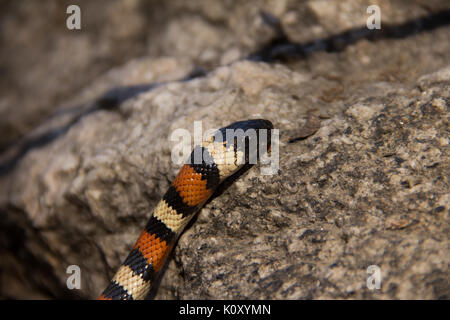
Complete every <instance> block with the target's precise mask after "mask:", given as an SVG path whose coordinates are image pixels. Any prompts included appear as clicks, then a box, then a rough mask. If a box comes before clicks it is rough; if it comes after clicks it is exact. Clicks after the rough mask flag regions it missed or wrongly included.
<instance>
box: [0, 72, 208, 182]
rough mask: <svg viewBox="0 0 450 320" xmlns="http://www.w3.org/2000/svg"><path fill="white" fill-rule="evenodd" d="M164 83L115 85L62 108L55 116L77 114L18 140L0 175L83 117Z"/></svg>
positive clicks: (111, 108)
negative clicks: (83, 102)
mask: <svg viewBox="0 0 450 320" xmlns="http://www.w3.org/2000/svg"><path fill="white" fill-rule="evenodd" d="M205 73H206V71H205V70H204V69H201V68H196V69H194V70H193V71H192V72H191V73H189V74H188V75H187V76H186V77H184V78H182V79H180V80H179V81H181V82H184V81H189V80H191V79H194V78H198V77H202V76H204V75H205ZM164 84H166V82H161V83H152V84H140V85H132V86H122V87H115V88H112V89H111V90H109V91H107V92H106V93H104V94H103V95H102V96H100V97H99V98H97V99H95V101H94V102H93V103H91V104H90V105H89V106H88V107H87V108H86V105H80V106H75V107H72V108H69V109H66V110H60V111H59V112H58V113H57V114H56V115H54V116H53V117H55V116H58V115H62V114H65V113H67V112H73V113H75V115H74V116H73V117H72V119H70V120H69V121H68V122H67V123H66V124H64V125H62V126H58V127H56V128H52V129H49V130H47V131H45V132H44V133H41V134H38V135H36V136H29V137H26V138H24V139H22V141H21V142H18V144H20V146H19V148H18V151H16V152H15V154H14V155H13V156H11V157H10V158H9V159H7V160H5V161H3V162H2V163H0V177H1V176H4V175H6V174H8V173H9V172H10V171H11V170H12V169H14V168H15V166H16V165H17V163H18V162H19V161H20V159H21V158H22V157H23V156H25V154H27V153H28V152H29V151H30V150H32V149H37V148H40V147H43V146H45V145H47V144H49V143H51V142H52V141H54V140H56V139H58V138H59V137H61V136H62V135H64V134H66V133H67V131H69V129H70V128H71V127H72V126H73V125H75V124H76V123H78V122H79V121H80V120H81V119H82V118H83V117H85V116H87V115H89V114H91V113H94V112H97V111H101V110H106V111H114V112H117V111H118V109H119V106H120V105H121V104H122V103H124V102H125V101H126V100H129V99H132V98H134V97H136V96H138V95H139V94H141V93H143V92H147V91H150V90H153V89H155V88H157V87H159V86H162V85H164ZM79 110H81V111H79ZM76 113H78V114H76ZM8 145H9V146H10V147H12V146H13V144H8Z"/></svg>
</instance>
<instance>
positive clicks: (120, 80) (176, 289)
mask: <svg viewBox="0 0 450 320" xmlns="http://www.w3.org/2000/svg"><path fill="white" fill-rule="evenodd" d="M130 3H135V5H137V7H136V8H141V7H139V6H142V5H143V4H142V3H144V2H142V3H141V2H140V1H132V2H130ZM188 3H189V4H187V3H183V2H180V3H178V2H175V3H174V4H173V6H167V7H165V8H164V12H165V13H166V14H167V16H168V17H171V19H168V21H167V22H164V24H163V25H161V26H159V28H160V29H159V30H163V31H162V32H161V33H160V34H153V36H152V38H151V39H152V40H153V39H154V41H155V46H153V47H152V48H151V49H148V54H147V55H146V56H144V57H141V58H135V59H132V60H130V61H129V62H128V63H126V64H125V65H123V66H121V67H117V68H114V69H112V70H110V71H108V72H107V73H105V74H104V75H102V76H99V77H97V78H96V80H92V81H90V82H89V85H86V86H85V88H84V89H83V90H81V91H80V92H78V94H76V95H73V96H71V97H70V99H69V98H68V99H66V100H67V101H66V102H65V103H64V104H63V105H64V106H62V107H60V108H57V110H58V112H57V113H56V114H54V116H52V117H51V118H47V119H46V120H45V121H43V123H42V124H41V125H40V126H39V127H36V128H35V129H33V130H31V131H30V132H29V133H28V134H27V135H26V137H25V140H23V141H21V142H20V143H17V144H15V145H13V146H11V147H9V148H8V149H7V150H6V151H5V152H3V153H2V154H0V165H1V166H2V169H3V170H0V173H1V175H0V214H2V219H1V222H0V257H1V259H0V268H1V269H0V270H1V272H0V277H1V278H0V296H1V297H3V298H62V297H65V298H77V297H78V298H80V297H81V298H94V297H96V296H98V294H99V293H100V292H101V290H102V289H103V287H104V286H105V284H106V283H107V281H108V280H109V277H111V276H112V275H113V273H114V271H115V270H116V268H117V267H118V265H119V264H120V263H121V262H122V261H123V259H124V258H125V256H126V255H127V252H128V250H129V249H130V247H131V246H132V245H133V243H134V241H135V240H136V238H137V235H138V234H139V232H140V230H141V228H142V227H143V226H144V224H145V222H146V220H147V219H148V217H149V216H150V215H151V212H152V209H153V208H154V206H155V205H156V203H157V202H158V201H159V199H160V197H161V196H162V195H163V193H164V192H165V190H166V189H167V188H168V186H169V184H170V182H171V180H172V179H173V178H174V177H175V175H176V174H177V171H178V169H179V166H176V165H174V164H173V163H172V162H171V157H170V152H171V147H172V146H173V145H174V143H172V142H170V134H171V132H173V130H175V129H177V128H186V129H188V130H189V131H191V132H192V130H193V122H194V121H199V120H201V121H203V127H204V129H205V130H206V129H209V128H218V127H221V126H223V125H226V124H228V123H230V122H232V121H235V120H240V119H246V118H266V119H269V120H271V121H272V122H273V123H274V125H275V127H276V128H278V129H279V130H280V135H281V141H280V146H279V148H280V170H279V172H278V174H277V175H274V176H262V175H260V167H259V166H255V167H253V168H251V169H250V170H249V171H247V172H246V173H245V174H243V175H242V176H241V177H240V178H239V179H238V180H237V181H235V183H234V184H232V185H231V186H230V187H229V188H227V189H226V190H225V191H224V192H223V193H222V194H221V195H220V196H217V197H215V198H214V199H213V200H212V201H210V202H209V203H208V204H207V205H206V206H205V208H203V209H202V210H201V212H200V214H199V215H198V217H197V219H196V221H195V223H193V224H191V225H190V226H189V228H188V229H187V230H186V232H184V233H183V235H182V236H181V237H180V239H179V241H178V244H177V246H176V248H175V250H174V252H173V254H172V255H171V257H170V259H169V263H168V264H167V266H166V268H165V271H164V274H163V276H162V278H161V279H160V283H159V285H158V286H157V288H156V289H157V290H156V291H155V292H153V293H152V295H153V296H154V297H155V298H156V299H175V298H182V299H192V298H200V299H212V298H218V299H229V298H234V299H327V298H331V299H335V298H338V299H348V298H364V299H388V298H395V299H415V298H422V299H438V298H443V299H449V298H450V285H449V283H448V278H449V273H448V270H449V263H450V247H449V239H448V235H449V181H448V172H449V163H450V162H449V157H448V151H449V146H448V119H449V105H450V90H449V89H450V41H448V40H449V34H450V33H449V31H450V30H449V27H448V26H447V27H445V26H444V27H441V28H437V29H434V30H428V31H426V32H418V33H414V34H411V35H408V36H407V37H402V38H390V39H379V40H377V41H370V40H364V39H363V40H360V41H357V42H356V43H351V44H349V45H347V46H345V47H344V48H343V49H342V50H340V51H339V52H325V51H320V50H319V51H317V52H314V53H311V54H309V55H306V56H301V57H294V58H292V57H291V58H289V59H287V60H282V61H275V62H272V61H271V62H270V63H268V62H264V61H259V62H258V61H254V60H255V59H250V60H249V59H244V57H246V56H248V55H249V54H251V53H254V52H257V51H258V50H259V49H260V48H261V46H263V45H264V44H265V43H268V42H269V41H270V40H271V39H272V38H273V37H276V36H277V31H276V28H274V27H273V25H272V26H271V25H270V23H268V22H267V20H270V19H275V18H274V17H277V18H278V20H279V21H278V23H279V26H281V28H282V30H284V32H285V34H286V36H287V37H288V38H289V40H290V41H296V42H304V41H310V40H314V39H315V38H322V37H325V36H329V35H332V34H334V33H337V32H341V31H345V30H347V29H348V28H356V27H361V26H363V25H364V21H365V20H364V19H362V18H361V14H362V15H364V14H365V11H364V10H363V12H362V13H360V11H361V10H360V9H361V8H365V7H364V6H365V2H364V1H357V0H355V1H350V0H346V1H340V2H339V3H340V4H339V5H330V4H331V1H299V2H294V1H292V2H291V1H280V2H278V1H277V2H271V1H267V2H266V1H254V3H253V2H250V3H249V4H247V5H243V4H242V5H232V4H231V3H228V2H224V4H222V5H205V6H203V5H201V2H195V1H190V2H188ZM208 3H210V2H208ZM377 3H378V4H379V5H380V6H381V7H382V10H383V8H384V9H386V12H387V13H386V21H387V22H389V23H403V22H404V21H407V20H408V19H411V18H416V17H418V16H421V15H423V14H430V13H433V12H437V11H439V10H442V9H446V8H447V7H446V6H447V2H446V1H427V4H425V2H423V1H411V7H410V10H409V11H408V10H405V7H403V6H402V2H401V1H399V2H398V3H396V2H394V4H389V3H391V2H388V1H377ZM336 6H337V7H336ZM133 8H134V7H133ZM187 8H189V9H187ZM111 10H112V11H108V12H109V14H110V15H112V16H114V14H117V12H116V11H115V10H113V9H111ZM130 10H131V9H130ZM133 10H136V11H133ZM133 10H131V11H132V12H140V11H139V10H138V9H133ZM261 11H264V12H268V13H270V15H267V14H266V15H261V13H260V12H261ZM406 11H408V12H409V13H410V14H411V16H407V13H406ZM114 12H116V13H114ZM180 12H182V13H183V14H180ZM311 13H313V14H311ZM272 16H273V17H272ZM305 17H309V19H306V18H305ZM330 17H335V21H332V20H330ZM352 17H354V19H353V18H352ZM356 17H357V18H356ZM118 21H121V20H120V19H119V20H118ZM269 22H270V21H269ZM143 23H144V22H143ZM333 23H335V25H334V24H333ZM272 24H273V23H272ZM144 25H145V23H144ZM136 28H137V29H136V30H138V29H139V28H138V27H136ZM244 30H245V31H244ZM295 30H298V32H297V33H296V31H295ZM308 30H309V32H308ZM123 32H125V30H124V31H123ZM130 32H131V31H130ZM135 32H136V33H139V32H138V31H135ZM193 35H195V37H193ZM115 36H119V35H115ZM130 37H131V36H130V35H129V34H128V33H127V34H125V35H123V38H124V39H129V38H130ZM191 38H192V39H191ZM64 55H65V54H64V52H62V53H61V57H60V58H63V57H64ZM256 60H257V59H256ZM196 66H202V67H203V68H207V69H208V70H209V72H208V73H206V74H203V75H202V74H197V75H196V76H195V75H192V70H195V67H196ZM141 85H144V86H143V87H141ZM50 87H52V86H50ZM76 88H77V85H73V86H72V87H71V90H76ZM110 89H113V90H112V91H110V92H109V93H108V94H106V95H105V92H107V91H108V90H110ZM78 90H79V89H78ZM50 91H51V90H50ZM50 91H49V92H50ZM49 94H50V93H49ZM27 99H30V96H28V97H27ZM70 106H72V107H74V106H76V108H74V109H71V108H70ZM22 116H23V115H21V116H20V117H22ZM20 117H19V118H20ZM14 119H16V118H14ZM317 119H320V120H321V121H320V124H319V122H318V121H317ZM17 121H19V120H17ZM19 122H20V121H19ZM13 124H14V122H13ZM316 125H318V126H319V128H318V130H317V131H316V129H314V130H313V129H311V127H314V128H315V126H316ZM61 128H63V129H61ZM46 132H51V133H52V134H51V135H50V137H51V138H48V137H49V135H47V136H46V137H47V140H45V139H42V136H43V135H45V133H46ZM39 137H41V138H39ZM30 141H32V142H34V144H33V143H30ZM38 142H39V143H38ZM17 155H18V156H17ZM10 159H15V160H16V161H13V162H11V161H9V160H10ZM5 163H9V164H10V165H9V166H5V165H4V164H5ZM72 264H76V265H79V266H80V267H81V270H82V289H81V290H79V291H69V290H67V289H65V288H66V287H65V282H66V279H67V276H68V275H67V274H66V268H67V266H69V265H72ZM370 265H377V266H379V267H380V268H381V271H382V287H381V289H380V290H376V291H371V290H369V289H367V287H366V280H367V277H368V274H367V271H366V270H367V267H368V266H370Z"/></svg>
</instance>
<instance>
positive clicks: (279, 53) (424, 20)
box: [247, 10, 450, 62]
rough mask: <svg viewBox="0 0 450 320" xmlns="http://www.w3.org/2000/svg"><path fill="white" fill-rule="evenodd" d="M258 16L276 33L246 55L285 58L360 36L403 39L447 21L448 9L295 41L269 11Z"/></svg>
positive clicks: (337, 46)
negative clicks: (376, 25)
mask: <svg viewBox="0 0 450 320" xmlns="http://www.w3.org/2000/svg"><path fill="white" fill-rule="evenodd" d="M261 16H262V18H263V21H264V22H266V23H267V24H268V25H270V26H271V27H272V28H273V29H274V31H275V33H276V36H275V38H274V39H273V40H272V41H270V42H269V43H268V44H267V45H265V46H263V47H262V48H261V49H259V50H257V51H256V52H255V53H252V54H250V55H249V56H248V57H247V59H249V60H252V61H263V62H275V61H282V62H284V61H287V60H290V59H302V58H305V57H306V56H308V55H309V54H312V53H315V52H330V53H335V52H341V51H343V50H345V48H346V47H348V46H350V45H352V44H354V43H356V42H358V41H360V40H368V41H372V42H375V41H380V40H384V39H403V38H406V37H410V36H413V35H415V34H418V33H421V32H427V31H432V30H434V29H437V28H440V27H444V26H447V25H450V10H443V11H439V12H436V13H434V14H431V15H427V16H423V17H420V18H417V19H413V20H409V21H406V22H404V23H401V24H387V23H383V22H381V29H373V30H370V29H368V28H367V27H366V26H364V27H361V28H355V29H350V30H348V31H345V32H342V33H339V34H336V35H332V36H329V37H326V38H322V39H317V40H313V41H309V42H305V43H295V42H292V41H290V40H289V39H288V37H287V36H286V33H285V32H284V30H283V28H282V26H281V24H280V22H279V21H278V20H277V18H276V17H274V16H272V15H270V14H268V13H261Z"/></svg>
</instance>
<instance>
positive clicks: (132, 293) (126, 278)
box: [98, 119, 273, 300]
mask: <svg viewBox="0 0 450 320" xmlns="http://www.w3.org/2000/svg"><path fill="white" fill-rule="evenodd" d="M272 129H273V124H272V123H271V122H270V121H269V120H265V119H251V120H244V121H238V122H234V123H232V124H230V125H228V126H226V127H223V128H221V129H219V130H217V131H216V132H215V133H214V134H213V135H212V137H210V139H209V140H206V141H202V143H201V144H199V145H196V146H194V148H193V150H192V152H191V155H190V156H189V157H188V159H187V161H186V162H185V164H183V165H182V167H181V168H180V171H179V173H178V175H177V176H176V178H175V180H174V181H173V182H172V183H171V185H170V186H169V188H168V189H167V191H166V193H165V194H164V196H163V197H162V199H161V200H160V201H159V202H158V203H157V205H156V207H155V209H154V210H153V214H152V215H151V217H150V218H149V220H148V222H147V224H146V225H145V227H144V229H143V230H142V232H141V233H140V235H139V237H138V239H137V241H136V243H135V245H134V246H133V248H132V249H131V251H130V252H129V254H128V256H127V258H126V259H125V261H124V262H123V264H122V265H121V266H120V267H119V269H118V270H117V272H116V274H115V275H114V277H113V278H112V279H111V281H110V282H109V284H108V286H107V287H106V289H105V290H104V291H103V293H102V294H101V295H100V297H99V298H98V299H99V300H142V299H145V298H146V297H147V295H148V294H149V292H150V290H151V289H152V285H153V284H154V283H155V279H156V278H157V277H158V276H159V275H160V273H161V270H162V267H163V266H164V264H165V262H166V260H167V257H168V256H169V254H170V252H171V250H172V249H173V247H174V245H175V243H176V241H177V239H178V237H179V236H180V235H181V233H182V232H183V230H184V229H185V227H186V225H187V224H188V223H189V221H190V220H191V219H192V218H193V217H194V216H195V215H196V214H197V213H198V212H199V211H200V209H201V208H202V207H203V206H204V205H205V203H206V202H207V201H208V199H210V197H211V196H212V195H213V194H214V192H215V191H216V190H217V188H218V187H219V186H220V185H221V184H222V183H223V182H224V181H225V180H227V179H228V178H230V177H232V176H233V175H234V174H236V173H237V172H238V171H239V170H240V169H243V167H244V166H245V165H249V164H254V162H251V159H254V157H255V156H256V157H257V158H260V157H261V155H262V154H263V153H264V152H270V146H271V141H270V138H271V135H270V132H271V130H272ZM240 130H241V131H240ZM230 132H231V134H230ZM239 132H240V133H241V134H238V133H239ZM252 132H254V133H256V134H251V133H252ZM262 132H265V133H266V136H265V137H266V139H262V138H261V133H262ZM242 133H243V134H242ZM227 139H228V140H227ZM252 145H253V146H254V145H256V146H257V148H256V154H255V149H252V148H250V147H251V146H252ZM249 146H250V147H249ZM261 149H262V152H261Z"/></svg>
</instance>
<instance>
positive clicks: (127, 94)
mask: <svg viewBox="0 0 450 320" xmlns="http://www.w3.org/2000/svg"><path fill="white" fill-rule="evenodd" d="M261 17H262V19H263V21H264V22H265V23H267V24H268V25H270V26H271V27H272V28H273V29H274V31H275V37H274V38H273V39H272V40H271V41H270V42H269V43H268V44H266V45H265V46H263V47H262V48H261V49H259V50H257V51H256V52H255V53H252V54H250V55H249V56H247V57H246V58H244V59H248V60H251V61H263V62H267V63H271V62H276V61H281V62H285V61H288V60H292V59H304V58H306V57H307V56H308V55H309V54H312V53H315V52H330V53H335V52H341V51H343V50H345V48H346V47H348V46H350V45H352V44H354V43H356V42H358V41H360V40H363V39H365V40H368V41H372V42H375V41H380V40H383V39H402V38H406V37H409V36H413V35H415V34H418V33H421V32H426V31H432V30H434V29H437V28H440V27H444V26H447V25H450V10H443V11H439V12H437V13H434V14H430V15H427V16H423V17H420V18H417V19H413V20H410V21H407V22H405V23H401V24H386V23H382V25H381V29H380V30H377V29H373V30H370V29H368V28H367V27H366V26H364V27H361V28H355V29H351V30H348V31H345V32H342V33H339V34H336V35H332V36H329V37H326V38H323V39H317V40H313V41H309V42H305V43H295V42H292V41H290V40H289V39H288V37H287V36H286V33H285V32H284V30H283V28H282V26H281V24H280V22H279V20H278V18H276V17H275V16H273V15H271V14H269V13H266V12H261ZM207 73H208V71H207V70H205V69H202V68H196V69H194V70H193V71H192V72H191V73H190V74H188V75H187V76H186V77H184V78H182V79H180V80H179V81H189V80H191V79H194V78H198V77H204V76H205V75H206V74H207ZM163 84H165V82H161V83H153V84H141V85H134V86H123V87H116V88H113V89H111V90H109V91H108V92H106V93H105V94H103V95H102V96H101V97H99V98H98V99H96V100H95V102H94V103H93V104H92V105H91V106H90V107H89V108H88V109H87V110H85V111H83V112H81V113H80V114H78V115H76V116H74V117H73V118H72V120H71V121H69V122H68V123H67V124H66V125H64V126H61V127H57V128H53V129H50V130H48V131H47V132H44V133H42V134H40V135H38V136H36V137H31V138H25V139H23V140H22V142H19V143H20V144H21V146H20V147H19V150H18V151H17V152H16V153H15V154H14V155H13V156H12V157H10V158H9V159H7V160H6V161H4V162H3V163H0V176H3V175H5V174H7V173H8V172H10V171H11V170H12V169H14V167H15V166H16V165H17V163H18V162H19V161H20V159H21V158H22V157H23V156H24V155H25V154H26V153H27V152H28V151H30V150H32V149H35V148H39V147H42V146H44V145H46V144H48V143H50V142H52V141H54V140H55V139H57V138H58V137H60V136H61V135H64V134H65V133H66V132H67V131H68V130H69V129H70V128H71V127H72V126H73V125H74V124H76V123H77V122H78V121H79V120H80V119H81V118H83V117H84V116H86V115H88V114H90V113H93V112H96V111H99V110H110V111H113V110H117V109H118V106H120V105H121V104H122V103H123V102H124V101H126V100H128V99H131V98H133V97H136V96H137V95H138V94H140V93H142V92H145V91H149V90H152V89H154V88H156V87H158V86H161V85H163ZM71 109H74V110H80V109H83V108H82V106H78V107H74V108H71ZM62 112H64V110H63V111H62ZM14 145H15V144H12V143H7V144H6V146H8V148H7V149H10V148H12V147H14Z"/></svg>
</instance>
